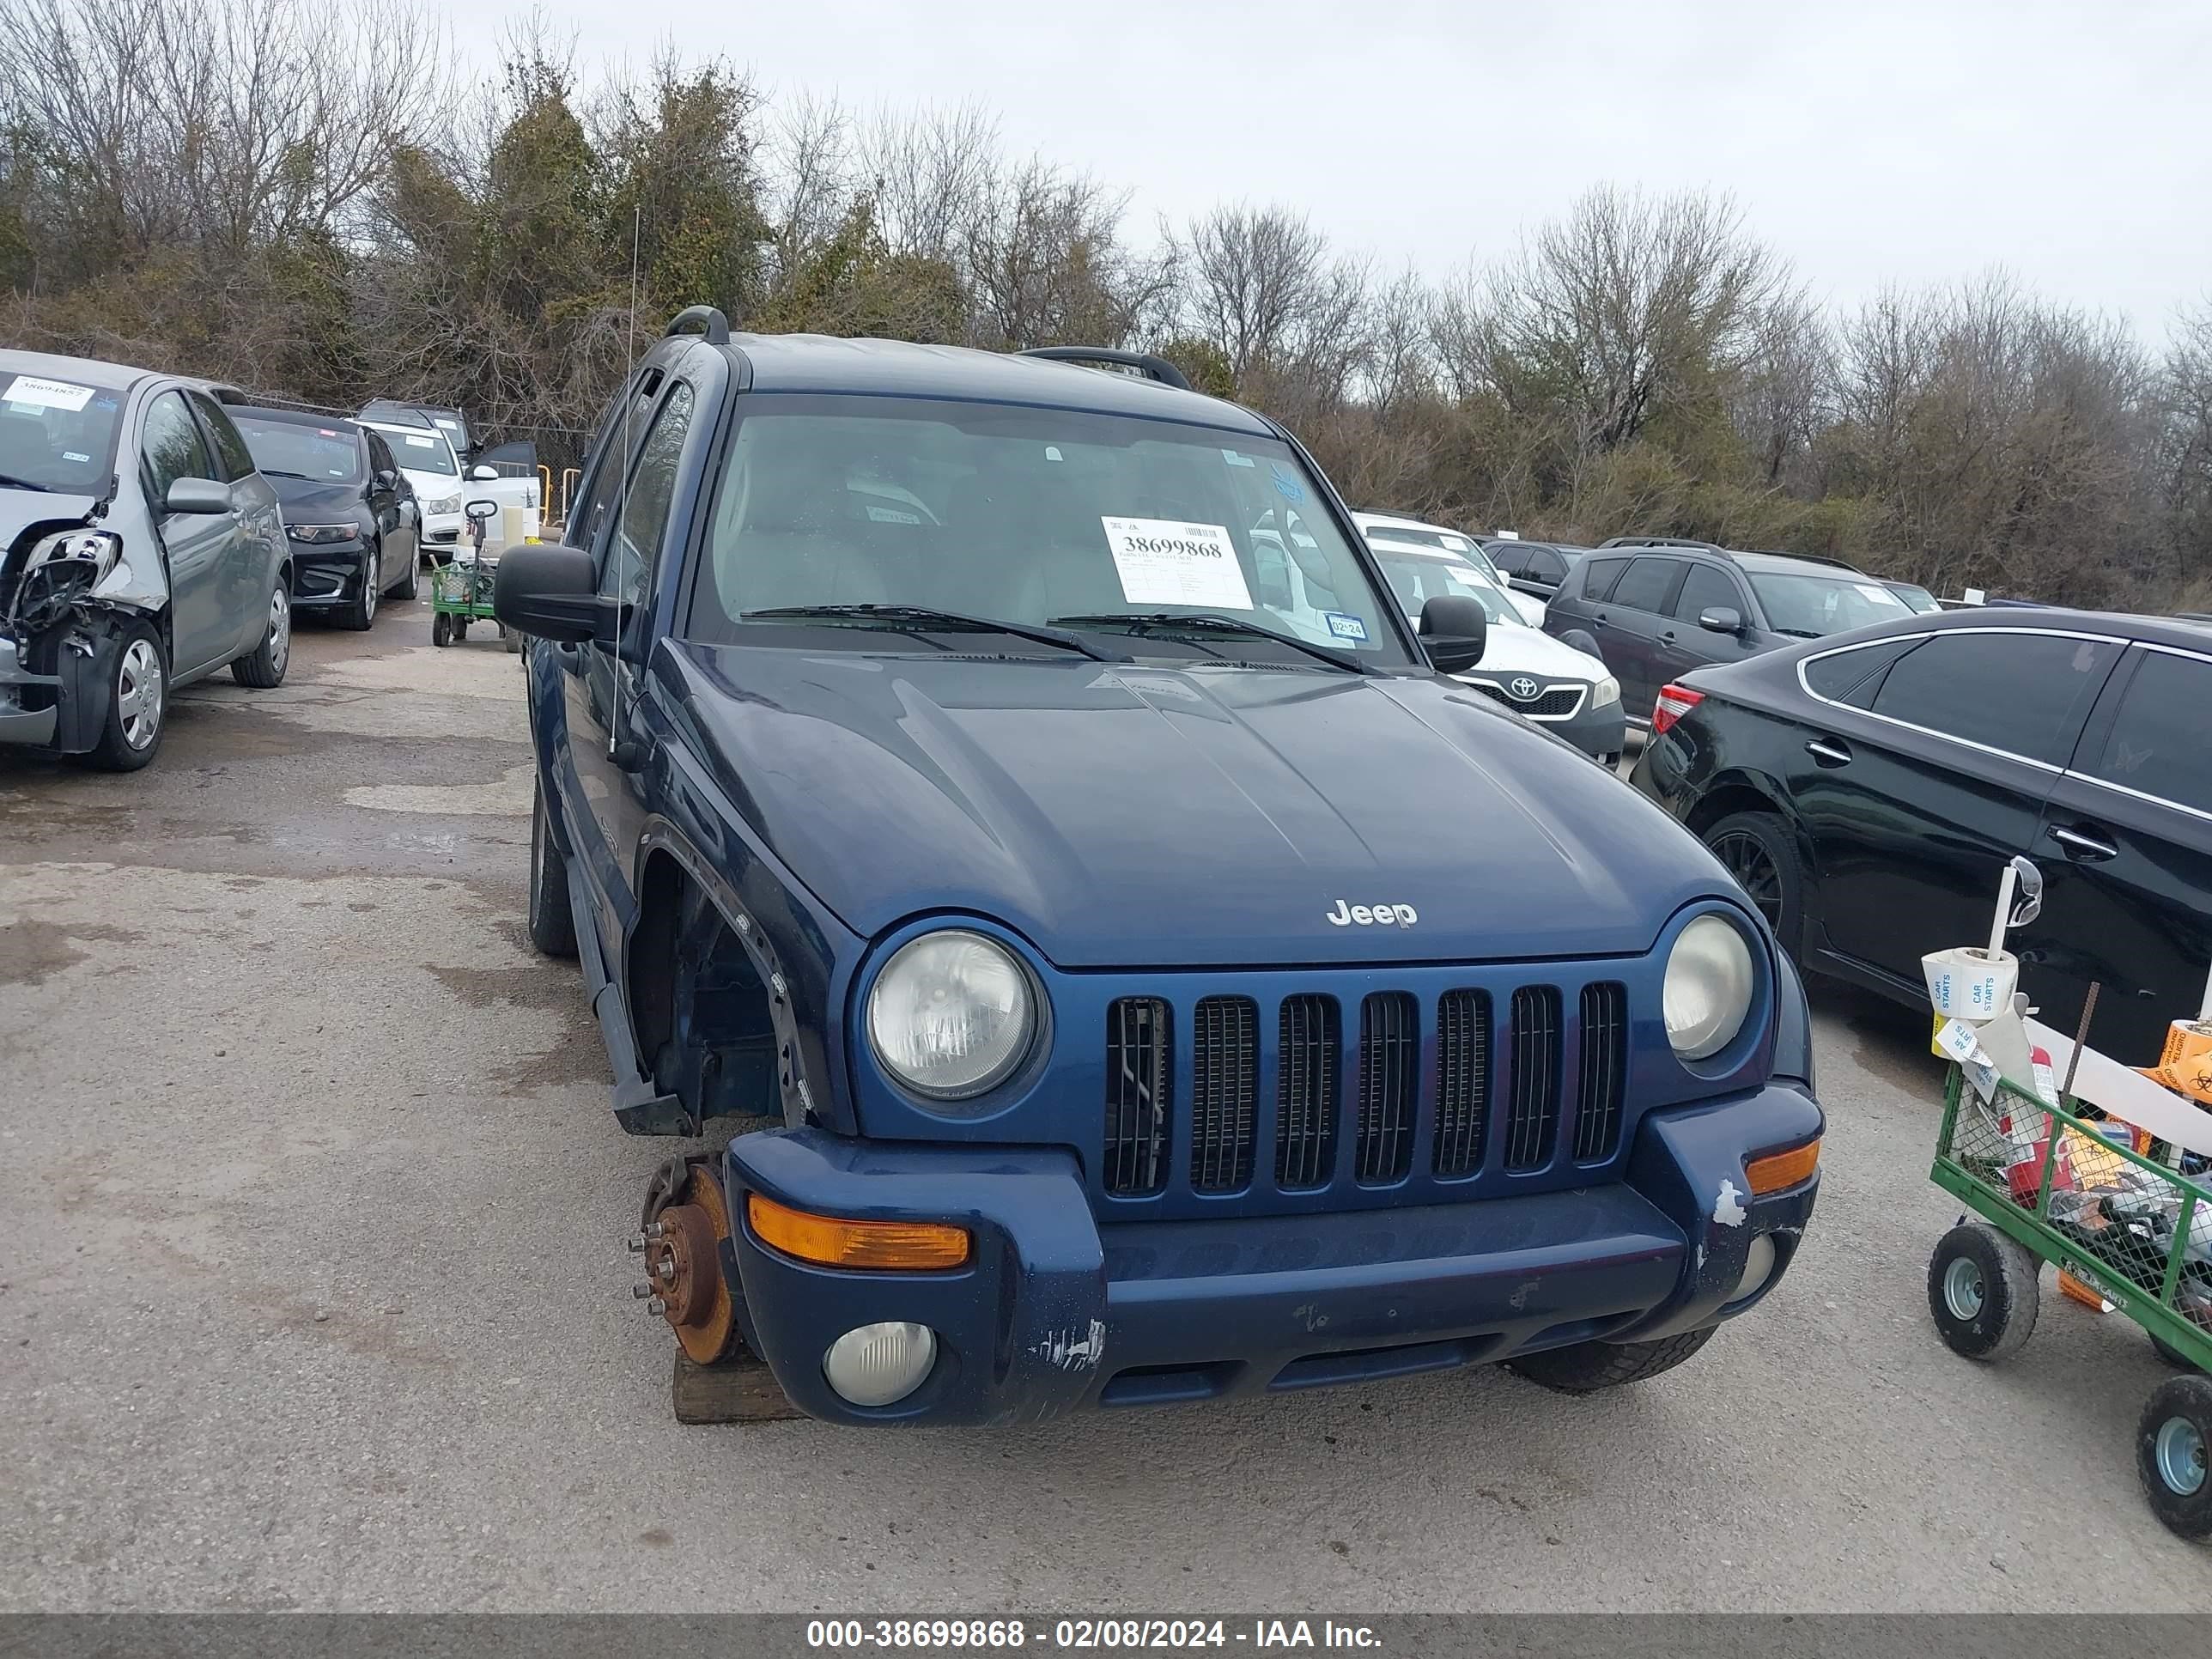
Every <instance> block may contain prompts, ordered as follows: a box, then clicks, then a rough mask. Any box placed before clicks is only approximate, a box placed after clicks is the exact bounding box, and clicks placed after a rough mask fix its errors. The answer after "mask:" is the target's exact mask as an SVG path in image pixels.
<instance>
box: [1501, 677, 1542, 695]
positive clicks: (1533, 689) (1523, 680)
mask: <svg viewBox="0 0 2212 1659" xmlns="http://www.w3.org/2000/svg"><path fill="white" fill-rule="evenodd" d="M1505 689H1506V690H1509V691H1510V692H1511V693H1512V694H1513V695H1514V696H1516V697H1518V698H1519V699H1520V700H1521V701H1522V702H1528V699H1529V698H1531V697H1533V696H1535V695H1536V694H1537V693H1538V692H1539V691H1541V690H1543V689H1544V688H1543V687H1542V686H1541V685H1539V684H1536V682H1535V681H1534V680H1532V679H1530V678H1528V676H1527V675H1526V674H1522V675H1520V676H1518V677H1517V678H1515V679H1514V680H1513V681H1512V682H1511V683H1510V684H1509V685H1507V687H1506V688H1505Z"/></svg>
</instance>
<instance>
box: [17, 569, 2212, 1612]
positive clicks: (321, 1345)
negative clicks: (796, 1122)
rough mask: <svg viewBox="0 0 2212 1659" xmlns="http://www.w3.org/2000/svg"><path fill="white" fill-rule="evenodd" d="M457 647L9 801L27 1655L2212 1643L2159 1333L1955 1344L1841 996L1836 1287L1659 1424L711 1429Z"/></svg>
mask: <svg viewBox="0 0 2212 1659" xmlns="http://www.w3.org/2000/svg"><path fill="white" fill-rule="evenodd" d="M519 698H520V674H519V673H518V672H517V670H516V664H515V660H514V659H513V658H512V657H510V656H508V655H507V654H506V653H504V652H503V651H501V649H500V648H499V647H498V645H497V643H496V642H495V641H494V642H484V643H480V642H477V641H470V642H469V643H468V644H466V645H465V646H463V647H459V648H455V649H452V650H447V651H434V650H432V649H431V648H430V647H429V645H428V611H427V610H426V609H423V608H422V607H420V606H396V607H394V608H393V609H392V611H387V612H386V614H385V615H384V616H383V617H380V620H379V621H378V623H377V625H376V628H375V630H374V633H373V634H371V635H366V636H363V635H351V634H343V633H337V632H331V631H324V630H321V629H313V628H310V629H303V631H302V633H301V636H300V639H299V642H298V648H297V654H296V659H295V665H294V670H293V678H292V679H291V681H290V683H289V684H287V685H286V686H285V687H283V689H281V690H278V691H276V692H262V693H255V692H247V691H244V690H240V689H238V688H236V687H234V686H233V685H232V684H230V683H229V681H228V679H227V678H226V679H225V680H223V681H222V682H221V683H220V684H208V685H206V686H204V687H201V688H197V689H195V690H191V691H190V692H187V693H185V694H184V695H183V696H182V697H181V698H180V700H179V704H178V706H177V708H176V709H175V712H174V720H173V726H172V729H171V731H170V732H169V734H168V738H167V745H166V747H165V749H164V751H163V753H162V754H161V757H160V758H159V760H158V761H157V762H156V763H155V768H154V769H152V770H151V771H149V772H147V773H143V774H140V775H137V776H135V777H128V778H111V777H104V776H100V775H94V774H89V773H85V772H81V771H77V770H75V769H67V768H61V767H57V766H52V765H48V764H46V763H40V762H36V761H28V762H27V761H25V760H23V759H22V758H21V757H5V756H0V1048H4V1058H5V1062H6V1075H7V1078H8V1088H7V1091H6V1094H5V1097H4V1101H0V1281H4V1282H0V1471H4V1474H0V1488H4V1489H5V1492H6V1496H5V1498H4V1499H0V1608H9V1609H23V1608H37V1607H48V1608H58V1607H70V1608H88V1607H343V1608H553V1607H561V1608H596V1609H617V1608H651V1609H658V1610H689V1609H710V1608H711V1609H732V1608H776V1609H785V1610H793V1611H802V1612H803V1611H806V1610H810V1609H815V1608H820V1609H824V1610H828V1611H831V1612H838V1613H844V1612H853V1611H860V1610H874V1609H880V1610H884V1611H888V1612H891V1613H899V1612H919V1611H934V1612H939V1613H945V1612H957V1611H975V1610H981V1609H983V1608H986V1607H1005V1606H1019V1607H1027V1608H1034V1609H1038V1610H1059V1611H1076V1612H1083V1611H1090V1612H1103V1611H1120V1612H1131V1611H1138V1612H1142V1611H1151V1612H1161V1613H1166V1612H1176V1611H1183V1610H1197V1609H1200V1608H1206V1609H1212V1610H1247V1611H1249V1610H1265V1611H1269V1612H1283V1613H1288V1612H1292V1611H1298V1610H1309V1609H1323V1608H1326V1609H1329V1610H1346V1609H1353V1608H1357V1609H1363V1610H1374V1611H1381V1610H1390V1609H1403V1610H1418V1609H1439V1610H1441V1609H1450V1610H1476V1609H1557V1608H1565V1607H1588V1608H1605V1609H1643V1608H1692V1607H1724V1608H1773V1607H1780V1608H1845V1607H1868V1608H1881V1609H1887V1610H1904V1609H1916V1608H1983V1609H2009V1608H2019V1607H2066V1608H2091V1607H2114V1608H2118V1607H2135V1608H2143V1609H2157V1608H2184V1607H2194V1608H2197V1609H2203V1608H2206V1607H2212V1564H2208V1559H2207V1558H2206V1557H2205V1556H2204V1555H2203V1553H2201V1552H2198V1551H2195V1550H2191V1548H2189V1547H2185V1546H2184V1545H2181V1544H2179V1543H2177V1542H2175V1541H2172V1539H2171V1538H2170V1537H2169V1536H2168V1535H2167V1534H2166V1533H2165V1532H2164V1531H2163V1530H2162V1529H2161V1528H2159V1527H2158V1526H2157V1525H2156V1523H2155V1522H2153V1521H2152V1520H2151V1519H2150V1517H2149V1515H2148V1511H2147V1510H2146V1509H2145V1508H2144V1506H2143V1504H2142V1500H2141V1498H2139V1496H2138V1494H2137V1492H2136V1486H2135V1475H2134V1471H2133V1466H2132V1462H2131V1457H2130V1439H2131V1435H2132V1431H2133V1425H2134V1422H2135V1418H2136V1412H2137V1410H2138V1408H2139V1407H2140V1406H2141V1404H2142V1400H2143V1398H2144V1396H2145V1395H2147V1394H2148V1391H2149V1390H2150V1389H2151V1388H2152V1387H2153V1386H2154V1385H2155V1384H2156V1383H2158V1382H2159V1381H2160V1377H2161V1376H2162V1375H2163V1372H2162V1370H2161V1369H2160V1366H2159V1364H2158V1363H2157V1362H2156V1361H2155V1360H2154V1358H2153V1357H2152V1355H2151V1353H2150V1352H2149V1350H2148V1346H2146V1345H2145V1344H2144V1342H2143V1341H2142V1338H2141V1336H2140V1334H2139V1333H2137V1332H2136V1329H2135V1328H2134V1327H2132V1326H2130V1325H2127V1324H2124V1323H2123V1322H2120V1321H2118V1320H2117V1319H2102V1320H2100V1319H2099V1318H2097V1317H2096V1316H2093V1315H2091V1314H2089V1313H2088V1312H2087V1310H2083V1309H2081V1308H2079V1307H2076V1306H2075V1305H2074V1304H2069V1303H2066V1302H2063V1301H2062V1300H2060V1299H2059V1298H2057V1297H2056V1296H2055V1294H2051V1293H2049V1292H2048V1291H2047V1292H2046V1297H2045V1309H2044V1322H2043V1325H2042V1328H2040V1329H2039V1331H2038V1333H2037V1335H2036V1337H2035V1340H2033V1342H2032V1343H2031V1344H2030V1345H2029V1346H2028V1348H2027V1351H2026V1352H2024V1353H2023V1354H2022V1355H2021V1358H2018V1359H2017V1360H2015V1361H2014V1362H2013V1363H2012V1364H2010V1365H2008V1366H2007V1367H2005V1368H2003V1369H2000V1370H1985V1369H1982V1368H1979V1367H1977V1366H1974V1365H1972V1364H1967V1363H1966V1362H1965V1361H1962V1360H1958V1359H1954V1358H1951V1357H1950V1356H1949V1355H1948V1353H1947V1352H1945V1351H1944V1350H1943V1349H1942V1346H1940V1345H1939V1344H1938V1343H1937V1341H1936V1338H1935V1335H1934V1334H1933V1332H1932V1330H1931V1328H1930V1327H1929V1322H1928V1316H1927V1313H1926V1310H1925V1305H1924V1300H1923V1273H1924V1271H1925V1267H1926V1262H1927V1257H1928V1252H1929V1247H1930V1245H1931V1244H1932V1243H1933V1242H1934V1241H1935V1239H1936V1237H1938V1236H1939V1235H1940V1234H1941V1233H1942V1231H1943V1230H1944V1228H1945V1227H1946V1226H1947V1225H1949V1223H1950V1221H1951V1220H1952V1219H1953V1218H1954V1207H1953V1206H1948V1205H1947V1204H1946V1203H1945V1201H1944V1200H1943V1199H1942V1196H1941V1195H1940V1194H1937V1193H1936V1190H1935V1189H1934V1188H1932V1187H1930V1186H1929V1184H1928V1182H1927V1180H1926V1170H1927V1164H1928V1158H1929V1146H1930V1144H1931V1141H1932V1138H1933V1134H1934V1131H1935V1126H1936V1108H1935V1105H1934V1100H1935V1097H1936V1089H1937V1086H1938V1081H1939V1079H1938V1076H1937V1073H1936V1067H1935V1066H1934V1064H1933V1062H1932V1061H1930V1060H1929V1059H1928V1058H1927V1056H1926V1054H1925V1052H1924V1049H1923V1047H1922V1042H1921V1033H1922V1030H1923V1029H1924V1028H1921V1027H1919V1026H1918V1025H1917V1024H1916V1022H1914V1021H1913V1020H1912V1019H1911V1018H1909V1017H1903V1016H1899V1015H1897V1014H1894V1013H1893V1012H1890V1011H1887V1010H1886V1009H1884V1008H1881V1007H1880V1006H1875V1005H1873V1004H1869V1003H1862V1002H1858V1001H1855V1000H1844V998H1843V997H1842V996H1841V994H1838V993H1832V992H1831V993H1827V994H1824V995H1821V996H1820V997H1819V998H1818V999H1817V1002H1818V1006H1819V1012H1820V1020H1819V1026H1820V1030H1819V1038H1820V1067H1821V1080H1822V1084H1823V1087H1824V1092H1825V1095H1826V1103H1827V1107H1828V1110H1829V1113H1830V1125H1831V1132H1830V1138H1829V1140H1828V1153H1827V1158H1826V1169H1827V1184H1826V1191H1825V1192H1824V1194H1823V1197H1822V1200H1821V1205H1820V1213H1819V1214H1818V1216H1817V1217H1816V1218H1815V1224H1814V1232H1813V1234H1812V1237H1811V1238H1810V1241H1809V1243H1808V1249H1807V1253H1806V1255H1805V1256H1804V1257H1803V1258H1802V1259H1801V1263H1800V1265H1799V1267H1797V1269H1796V1272H1795V1273H1793V1275H1792V1276H1791V1278H1790V1279H1789V1280H1788V1282H1787V1283H1786V1284H1785V1285H1784V1287H1783V1289H1782V1290H1781V1291H1779V1292H1778V1294H1777V1296H1776V1297H1774V1298H1773V1299H1771V1301H1770V1302H1769V1303H1768V1304H1767V1305H1766V1306H1765V1309H1764V1310H1762V1311H1760V1312H1759V1313H1758V1314H1757V1315H1755V1316H1752V1317H1751V1318H1749V1319H1748V1320H1747V1321H1745V1322H1742V1323H1741V1324H1739V1325H1737V1326H1735V1327H1733V1328H1731V1329H1730V1330H1729V1331H1728V1332H1727V1333H1726V1334H1723V1336H1722V1337H1721V1338H1720V1339H1719V1340H1717V1341H1716V1342H1715V1343H1714V1344H1713V1345H1712V1346H1711V1347H1709V1348H1708V1349H1707V1350H1706V1351H1705V1354H1704V1355H1703V1356H1701V1357H1700V1358H1699V1360H1698V1361H1696V1362H1695V1363H1693V1364H1691V1365H1690V1366H1688V1367H1686V1368H1685V1369H1683V1370H1680V1371H1677V1372H1675V1373H1674V1374H1673V1375H1671V1376H1668V1377H1665V1378H1663V1379H1661V1380H1659V1381H1657V1382H1655V1383H1650V1384H1648V1385H1646V1386H1644V1387H1642V1388H1640V1389H1629V1390H1626V1391H1623V1392H1620V1393H1618V1394H1614V1395H1610V1396H1606V1397H1601V1398H1597V1399H1593V1400H1589V1401H1571V1400H1566V1399H1563V1398H1560V1397H1558V1396H1554V1395H1547V1394H1545V1393H1542V1392H1541V1391H1540V1390H1538V1389H1534V1388H1533V1387H1531V1386H1529V1385H1528V1384H1526V1383H1522V1382H1519V1381H1517V1380H1516V1379H1515V1378H1513V1377H1511V1376H1506V1375H1504V1374H1501V1373H1498V1372H1494V1371H1478V1372H1474V1373H1471V1374H1450V1373H1446V1374H1441V1375H1432V1376H1424V1377H1418V1378H1413V1379H1408V1380H1403V1381H1399V1382H1395V1383H1387V1384H1380V1385H1376V1386H1373V1387H1370V1388H1366V1389H1350V1390H1337V1391H1328V1392H1321V1393H1314V1394H1305V1395H1295V1396H1291V1397H1288V1398H1285V1399H1282V1400H1279V1401H1270V1402H1266V1403H1258V1404H1249V1405H1233V1406H1225V1407H1196V1408H1188V1409H1181V1410H1175V1411H1170V1412H1164V1413H1153V1414H1150V1415H1127V1414H1121V1415H1115V1416H1111V1417H1104V1418H1091V1419H1078V1420H1074V1421H1067V1422H1061V1423H1057V1424H1052V1425H1043V1426H1040V1427H1036V1428H1031V1429H1028V1430H1024V1431H1009V1432H1001V1433H994V1434H988V1435H985V1434H973V1433H958V1432H953V1431H926V1432H914V1433H905V1434H890V1435H880V1434H861V1433H854V1432H852V1431H840V1430H836V1429H830V1428H827V1427H823V1426H821V1425H815V1424H811V1423H793V1424H784V1425H772V1426H768V1427H762V1428H753V1429H742V1428H730V1429H691V1430H684V1429H679V1428H678V1426H677V1425H675V1424H674V1422H673V1421H672V1420H671V1419H670V1417H669V1413H668V1404H667V1388H668V1370H669V1355H670V1345H669V1341H668V1339H667V1338H666V1336H665V1333H664V1332H663V1331H662V1330H661V1329H660V1328H659V1327H658V1326H657V1324H655V1323H654V1322H652V1321H651V1320H650V1319H649V1318H648V1316H647V1315H645V1314H644V1313H643V1312H642V1311H641V1310H640V1309H639V1308H638V1306H637V1305H636V1304H633V1303H632V1302H631V1301H630V1299H629V1295H628V1285H629V1282H630V1280H631V1279H632V1277H633V1276H634V1275H633V1272H632V1267H631V1263H630V1261H629V1258H627V1257H626V1256H625V1255H623V1251H622V1249H621V1244H620V1239H621V1236H622V1235H623V1233H624V1232H625V1231H627V1230H628V1228H629V1225H630V1224H631V1223H633V1222H634V1220H635V1213H636V1206H637V1200H638V1196H639V1194H640V1192H641V1188H642V1185H643V1182H644V1178H645V1176H646V1174H647V1170H649V1169H650V1168H651V1167H652V1165H653V1164H654V1163H655V1162H656V1161H657V1160H658V1159H659V1158H662V1157H664V1156H665V1155H666V1153H667V1152H668V1151H669V1147H668V1146H665V1145H664V1144H661V1143H657V1142H652V1141H641V1140H630V1139H625V1138H624V1137H623V1136H622V1135H621V1134H620V1133H618V1132H617V1130H616V1128H615V1127H614V1123H613V1121H612V1118H611V1115H609V1113H608V1111H607V1109H606V1105H605V1076H606V1073H605V1060H604V1058H603V1056H602V1054H601V1051H600V1048H599V1037H598V1034H597V1031H596V1030H595V1028H594V1027H593V1026H592V1023H591V1020H590V1018H589V1016H588V1013H587V1011H586V1007H585V1005H584V1000H583V998H582V995H581V993H580V988H579V983H578V981H577V978H576V975H575V971H574V968H573V967H572V966H568V965H565V964H553V963H545V962H543V961H540V960H538V958H536V957H533V956H532V954H531V953H530V951H529V950H528V948H527V945H526V942H525V940H524V939H523V938H522V935H521V933H520V927H519V925H518V919H519V917H520V913H521V905H522V897H523V877H524V859H525V853H526V843H527V842H528V839H529V829H528V821H527V818H526V816H525V812H526V806H527V803H528V798H529V795H528V773H527V770H526V757H525V747H524V736H525V732H524V721H523V713H522V708H521V704H520V700H519Z"/></svg>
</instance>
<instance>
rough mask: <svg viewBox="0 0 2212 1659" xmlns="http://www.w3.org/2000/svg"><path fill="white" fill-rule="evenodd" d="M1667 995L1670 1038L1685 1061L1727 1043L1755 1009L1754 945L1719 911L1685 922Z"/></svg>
mask: <svg viewBox="0 0 2212 1659" xmlns="http://www.w3.org/2000/svg"><path fill="white" fill-rule="evenodd" d="M1662 1002H1663V1004H1664V1006H1665V1012H1666V1017H1667V1041H1668V1042H1671V1043H1673V1044H1674V1052H1675V1053H1676V1054H1680V1056H1681V1057H1682V1058H1683V1059H1684V1060H1705V1059H1707V1058H1708V1057H1710V1056H1711V1055H1713V1054H1718V1053H1720V1051H1721V1050H1722V1049H1723V1048H1727V1047H1728V1046H1729V1042H1732V1041H1734V1039H1735V1034H1736V1033H1737V1031H1739V1030H1741V1029H1742V1027H1743V1017H1744V1015H1745V1014H1747V1013H1748V1012H1750V1011H1751V946H1750V945H1747V944H1746V943H1745V942H1744V937H1743V934H1742V933H1741V931H1740V930H1738V929H1737V928H1736V927H1734V926H1733V925H1732V924H1730V923H1729V922H1728V921H1724V920H1723V919H1722V918H1721V917H1719V916H1717V915H1704V916H1699V918H1698V919H1697V920H1696V921H1692V923H1691V924H1690V925H1689V926H1688V927H1685V928H1684V929H1683V930H1682V932H1681V936H1680V938H1678V939H1676V940H1675V941H1674V950H1673V951H1671V952H1669V953H1668V957H1667V988H1666V993H1665V994H1664V996H1663V998H1662Z"/></svg>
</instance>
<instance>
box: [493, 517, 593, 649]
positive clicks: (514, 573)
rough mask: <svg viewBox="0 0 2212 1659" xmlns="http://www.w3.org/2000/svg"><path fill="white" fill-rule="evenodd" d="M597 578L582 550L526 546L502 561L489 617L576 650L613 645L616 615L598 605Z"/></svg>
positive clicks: (550, 544) (512, 550)
mask: <svg viewBox="0 0 2212 1659" xmlns="http://www.w3.org/2000/svg"><path fill="white" fill-rule="evenodd" d="M491 610H492V615H493V616H495V617H497V618H498V619H499V620H500V622H501V623H503V624H505V625H506V626H507V627H508V628H511V629H514V630H515V631H516V632H517V633H520V634H529V635H534V636H535V637H537V638H538V639H541V640H560V641H564V642H566V643H568V644H572V645H574V644H580V643H581V642H582V641H586V640H596V641H600V642H601V643H604V644H612V643H613V634H614V620H615V617H614V611H613V609H612V607H611V606H609V605H604V604H602V603H601V602H600V599H599V573H598V572H597V571H595V570H593V569H592V556H591V555H590V554H588V553H586V551H584V550H583V549H582V548H580V547H564V546H562V544H560V543H558V542H537V543H526V544H523V545H522V546H520V547H511V548H509V549H507V551H506V553H504V554H503V555H501V558H500V562H499V574H498V576H497V577H496V578H495V580H494V581H493V584H492V591H491Z"/></svg>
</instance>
